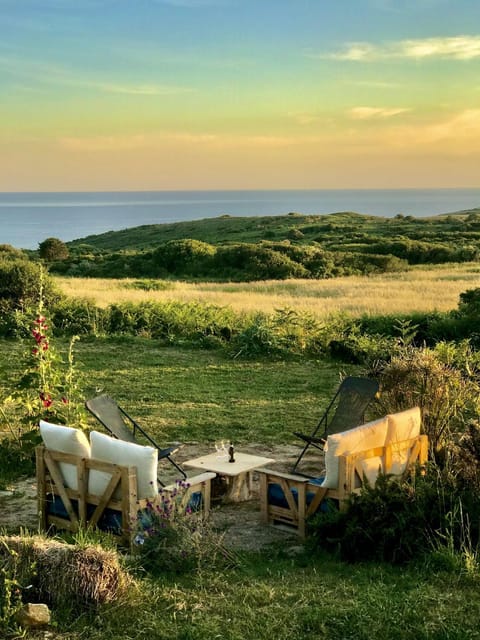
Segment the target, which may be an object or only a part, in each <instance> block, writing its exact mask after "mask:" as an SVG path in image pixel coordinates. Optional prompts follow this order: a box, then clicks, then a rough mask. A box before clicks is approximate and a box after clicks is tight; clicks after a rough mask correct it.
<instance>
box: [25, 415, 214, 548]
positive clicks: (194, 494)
mask: <svg viewBox="0 0 480 640" xmlns="http://www.w3.org/2000/svg"><path fill="white" fill-rule="evenodd" d="M40 433H41V435H42V440H43V445H41V446H39V447H37V450H36V463H37V492H38V513H39V519H40V528H41V530H43V531H48V530H50V529H52V528H55V529H64V530H68V531H71V532H77V531H79V530H80V529H81V528H94V527H98V528H100V529H103V530H105V531H108V532H109V533H111V534H112V535H113V536H114V537H115V538H117V539H118V541H119V542H121V543H124V544H127V545H130V544H131V543H132V539H133V536H134V535H135V532H136V530H137V523H138V517H139V514H141V513H142V511H143V510H145V509H146V508H147V507H148V506H149V505H153V507H154V508H155V507H156V505H159V506H160V505H161V504H162V501H163V500H165V499H166V498H169V497H170V498H172V499H175V500H176V501H177V503H179V504H177V506H178V508H185V509H186V508H187V507H191V508H192V509H195V510H198V509H203V512H204V513H205V514H208V511H209V509H210V496H211V481H212V479H213V478H214V477H215V474H214V473H202V474H199V475H196V476H194V477H192V478H187V480H186V481H183V479H182V484H180V485H179V484H178V483H174V484H172V485H170V486H167V487H161V488H159V487H158V485H157V464H158V456H157V450H156V449H155V448H154V447H144V446H141V445H138V444H134V443H131V442H124V441H122V440H117V439H115V438H111V437H110V436H107V435H105V434H103V433H99V432H96V431H92V432H91V434H90V441H89V439H88V438H87V436H86V435H85V433H84V432H83V431H81V430H79V429H73V428H70V427H66V426H60V425H53V424H50V423H47V422H44V421H41V422H40Z"/></svg>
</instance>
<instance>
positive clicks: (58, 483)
mask: <svg viewBox="0 0 480 640" xmlns="http://www.w3.org/2000/svg"><path fill="white" fill-rule="evenodd" d="M43 459H44V460H45V464H46V466H47V468H48V471H49V472H50V476H51V477H52V480H53V482H54V483H55V490H56V491H58V495H59V496H60V497H61V499H62V502H63V506H64V507H65V509H66V511H67V513H68V515H69V518H70V520H71V522H72V523H73V524H74V525H75V526H76V527H78V518H77V514H76V513H75V510H74V508H73V506H72V503H71V501H70V498H69V497H68V494H67V492H66V490H65V487H64V486H63V477H62V474H61V472H60V469H59V468H58V466H57V462H56V460H54V459H53V457H52V456H51V454H50V451H49V450H48V449H45V451H44V456H43Z"/></svg>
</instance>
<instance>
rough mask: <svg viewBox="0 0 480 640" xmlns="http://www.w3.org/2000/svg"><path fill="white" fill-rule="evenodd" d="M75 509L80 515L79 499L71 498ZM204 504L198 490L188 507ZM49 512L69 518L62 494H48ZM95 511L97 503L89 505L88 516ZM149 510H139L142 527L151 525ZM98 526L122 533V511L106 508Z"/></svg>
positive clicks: (192, 508)
mask: <svg viewBox="0 0 480 640" xmlns="http://www.w3.org/2000/svg"><path fill="white" fill-rule="evenodd" d="M70 502H71V503H72V507H73V510H74V511H75V513H76V515H77V517H78V501H77V500H71V501H70ZM202 505H203V496H202V492H201V491H196V492H195V493H192V495H191V496H190V500H189V502H188V506H187V508H188V509H189V510H190V511H200V510H201V508H202ZM47 512H48V513H49V514H50V515H52V516H57V518H64V519H68V513H67V510H66V509H65V505H64V504H63V500H62V499H61V497H60V496H57V495H53V494H48V495H47ZM94 512H95V505H93V504H89V505H87V518H88V519H90V518H91V517H92V515H93V514H94ZM147 514H148V510H144V511H139V512H138V516H139V522H140V524H141V526H142V528H144V529H146V528H148V527H149V526H151V521H150V520H149V518H148V515H147ZM98 528H99V529H101V530H102V531H108V532H109V533H112V534H114V535H117V536H119V535H121V534H122V514H121V512H120V511H116V510H114V509H108V508H107V509H105V510H104V512H103V513H102V515H101V516H100V520H99V521H98Z"/></svg>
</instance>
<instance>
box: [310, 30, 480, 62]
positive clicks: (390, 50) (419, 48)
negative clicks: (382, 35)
mask: <svg viewBox="0 0 480 640" xmlns="http://www.w3.org/2000/svg"><path fill="white" fill-rule="evenodd" d="M306 55H307V56H308V57H313V58H330V59H334V60H350V61H352V62H373V61H375V60H386V59H395V58H397V59H401V58H406V59H416V60H428V59H433V58H444V59H452V60H472V59H474V58H479V57H480V35H459V36H452V37H446V38H423V39H411V40H397V41H392V42H386V43H383V44H373V43H371V42H350V43H348V44H347V45H346V46H345V47H344V48H343V50H340V51H336V52H334V53H328V54H325V53H323V54H322V53H320V54H316V53H313V52H307V53H306Z"/></svg>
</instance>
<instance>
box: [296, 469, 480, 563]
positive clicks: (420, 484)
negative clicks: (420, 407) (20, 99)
mask: <svg viewBox="0 0 480 640" xmlns="http://www.w3.org/2000/svg"><path fill="white" fill-rule="evenodd" d="M466 514H468V522H469V523H471V524H473V526H470V525H469V524H467V520H466V518H465V515H466ZM479 520H480V499H479V497H478V494H475V493H474V492H472V491H470V490H465V489H463V488H461V487H459V486H458V485H457V484H456V483H455V482H454V481H453V480H452V478H451V477H449V476H448V475H447V474H445V473H442V472H441V471H440V470H439V469H438V468H436V467H435V465H431V466H430V467H429V468H428V470H427V473H426V475H424V476H422V475H420V474H417V475H416V476H415V478H414V480H413V481H411V482H406V481H400V480H398V479H395V478H392V477H391V476H385V475H380V476H379V477H378V479H377V482H376V483H375V486H371V485H369V484H368V482H365V484H364V485H363V487H362V489H361V491H360V493H359V494H354V495H352V496H351V497H350V499H349V501H348V504H347V508H346V509H345V510H344V511H336V510H333V509H330V510H328V511H327V512H326V513H319V514H317V515H316V516H314V518H313V519H312V520H311V522H310V523H309V528H310V533H311V536H312V545H313V546H314V547H323V548H327V549H330V550H336V551H338V552H339V554H340V557H341V559H343V560H346V561H347V562H362V561H364V560H372V561H380V562H383V561H386V562H391V563H397V564H398V563H404V562H407V561H409V560H411V559H413V558H416V557H419V556H423V555H425V554H427V553H430V552H431V551H432V550H433V549H442V548H444V547H445V546H446V544H447V543H448V544H449V545H451V547H452V548H453V549H454V550H456V551H460V550H461V549H462V548H463V547H464V545H465V542H466V540H467V538H468V540H469V544H471V545H472V546H473V547H475V546H476V545H477V544H478V542H479V528H478V522H479ZM467 526H468V532H467V531H466V527H467Z"/></svg>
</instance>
